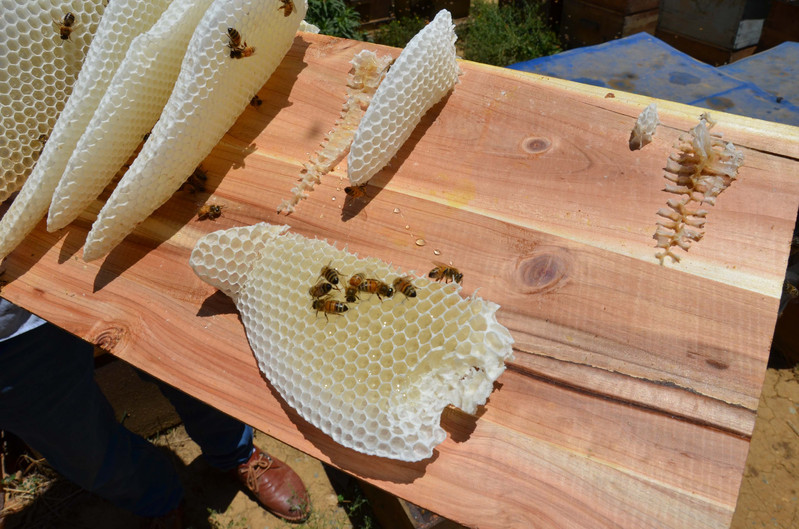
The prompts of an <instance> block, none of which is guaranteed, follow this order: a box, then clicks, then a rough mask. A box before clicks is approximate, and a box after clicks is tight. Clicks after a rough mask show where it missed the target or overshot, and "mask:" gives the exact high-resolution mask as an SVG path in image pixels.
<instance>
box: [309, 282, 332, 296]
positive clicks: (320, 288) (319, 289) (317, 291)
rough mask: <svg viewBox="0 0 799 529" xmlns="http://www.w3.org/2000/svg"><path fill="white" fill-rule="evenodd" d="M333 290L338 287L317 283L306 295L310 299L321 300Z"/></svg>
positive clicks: (326, 283)
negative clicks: (309, 296) (308, 295)
mask: <svg viewBox="0 0 799 529" xmlns="http://www.w3.org/2000/svg"><path fill="white" fill-rule="evenodd" d="M334 288H335V289H336V290H338V287H334V286H333V285H331V284H330V283H328V282H326V281H319V282H318V283H317V284H315V285H314V286H312V287H311V288H309V289H308V293H309V294H310V295H311V297H312V298H321V297H322V296H324V295H326V294H327V293H329V292H330V291H331V290H333V289H334Z"/></svg>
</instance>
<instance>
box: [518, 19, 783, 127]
mask: <svg viewBox="0 0 799 529" xmlns="http://www.w3.org/2000/svg"><path fill="white" fill-rule="evenodd" d="M780 47H782V46H780ZM780 47H778V48H775V49H779V48H780ZM766 53H767V52H766ZM755 57H757V56H755ZM780 57H782V58H783V60H786V61H787V60H790V61H791V67H792V68H793V73H792V74H791V73H788V74H785V75H782V76H781V77H780V79H781V80H782V81H784V82H783V83H782V84H781V85H780V87H779V88H778V90H779V91H781V92H782V94H783V95H782V96H781V97H782V99H781V100H780V101H778V99H777V96H776V95H775V94H773V93H769V91H767V90H769V89H768V88H767V89H764V88H761V87H760V86H759V85H758V84H755V83H754V82H752V80H757V78H758V76H762V75H764V74H762V73H760V72H761V70H757V71H756V72H755V73H753V74H750V75H748V76H747V77H745V78H739V77H738V76H733V75H731V74H730V71H728V70H724V69H718V68H714V67H713V66H710V65H708V64H705V63H703V62H700V61H697V60H696V59H693V58H692V57H690V56H688V55H686V54H685V53H682V52H680V51H678V50H676V49H674V48H672V47H671V46H669V45H668V44H666V43H665V42H663V41H661V40H659V39H657V38H655V37H653V36H652V35H649V34H647V33H638V34H636V35H632V36H630V37H626V38H623V39H618V40H613V41H610V42H606V43H604V44H599V45H597V46H587V47H584V48H577V49H574V50H570V51H566V52H563V53H559V54H557V55H550V56H548V57H540V58H538V59H533V60H530V61H525V62H520V63H516V64H512V65H510V66H509V67H508V68H512V69H514V70H521V71H527V72H534V73H538V74H541V75H547V76H551V77H557V78H560V79H567V80H571V81H577V82H580V83H586V84H591V85H595V86H603V87H606V88H612V89H617V90H623V91H626V92H633V93H636V94H641V95H646V96H651V97H656V98H658V99H666V100H669V101H677V102H679V103H687V104H690V105H696V106H699V107H702V108H707V109H710V110H723V111H725V112H730V113H732V114H739V115H742V116H750V117H754V118H759V119H765V120H769V121H776V122H779V123H786V124H789V125H799V107H797V106H795V105H794V104H792V102H791V94H790V93H789V91H790V90H792V91H793V93H794V95H793V97H794V99H793V100H794V101H799V86H797V82H799V74H797V72H796V64H797V61H799V47H795V46H794V47H786V50H781V55H780ZM753 59H754V57H753V58H752V59H749V61H752V60H753ZM739 62H744V61H739ZM766 62H772V63H773V62H774V60H773V59H772V60H771V61H766ZM735 64H738V63H734V64H733V65H729V67H732V66H734V65H735ZM753 64H757V63H753ZM725 68H727V67H725ZM759 68H761V69H762V68H763V67H762V66H759ZM774 68H777V67H774ZM774 68H773V69H774ZM743 70H744V68H740V69H739V71H743ZM782 71H786V72H789V71H790V70H789V69H788V68H783V69H782ZM771 75H772V76H774V74H773V73H772V74H771ZM789 79H793V83H792V86H790V85H791V83H790V82H789V81H788V80H789Z"/></svg>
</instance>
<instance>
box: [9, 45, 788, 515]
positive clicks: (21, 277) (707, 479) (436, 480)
mask: <svg viewBox="0 0 799 529" xmlns="http://www.w3.org/2000/svg"><path fill="white" fill-rule="evenodd" d="M363 48H372V49H377V50H379V51H382V52H386V53H392V54H394V55H396V54H397V53H398V51H399V50H396V49H390V48H381V47H379V46H374V45H370V44H366V43H359V42H353V41H347V40H340V39H334V38H329V37H324V36H315V35H308V34H301V35H300V36H298V37H297V39H296V40H295V43H294V46H293V48H292V49H291V51H290V52H289V54H288V55H287V57H286V59H285V60H284V61H283V63H282V64H281V66H280V67H279V68H278V70H277V72H276V73H275V74H274V76H273V77H272V79H270V80H269V82H268V83H267V84H266V85H265V86H264V87H263V89H262V90H261V91H260V92H259V96H260V97H261V99H263V104H262V105H261V106H259V107H248V108H247V109H246V110H245V111H244V113H243V114H242V116H241V117H240V119H239V120H238V121H237V122H236V124H235V125H234V126H233V127H232V128H231V130H230V131H229V132H228V133H227V134H226V135H225V137H224V138H223V139H222V141H221V142H220V143H219V144H218V145H217V146H216V147H215V148H214V150H213V152H212V153H211V154H210V155H209V157H208V158H207V159H206V160H205V162H204V163H203V168H204V169H205V170H206V171H207V173H208V175H209V180H208V188H207V190H206V192H204V193H196V194H191V193H189V192H188V191H181V192H178V193H176V194H175V196H174V197H173V198H172V199H171V200H170V201H169V202H167V203H166V204H165V205H164V206H162V207H161V208H160V209H159V210H158V211H156V212H155V214H154V215H153V216H152V217H151V218H149V219H148V220H146V221H145V222H143V223H142V224H141V225H140V226H139V227H138V228H137V229H136V231H135V232H134V233H133V234H132V235H130V236H129V237H128V238H127V239H126V240H125V241H124V242H123V244H121V245H120V246H119V247H118V248H117V249H115V250H114V251H113V252H112V253H111V254H110V255H109V256H108V257H107V258H106V259H105V260H104V261H102V262H101V263H88V264H87V263H84V262H83V261H82V260H81V259H80V255H81V246H82V244H83V241H84V238H85V236H86V233H87V231H88V229H89V227H90V224H91V221H92V220H93V219H94V217H95V216H96V214H97V212H98V211H99V209H100V206H101V205H102V202H101V201H100V200H98V201H96V202H95V203H94V204H93V205H92V208H91V210H90V211H88V212H86V213H85V214H84V215H82V216H81V217H80V218H79V219H78V220H77V221H76V222H75V223H73V224H72V225H71V226H70V227H68V228H67V229H66V230H64V232H63V233H55V234H49V233H47V232H46V231H45V229H44V223H40V225H39V226H38V227H37V229H36V230H35V231H34V232H33V233H32V234H31V235H30V237H28V239H26V241H25V242H24V243H23V244H22V245H20V247H19V248H17V250H16V251H15V252H13V253H12V254H11V256H9V258H8V259H7V260H6V263H5V266H6V273H5V276H4V279H5V280H7V281H9V283H8V284H7V285H6V286H5V287H4V290H3V296H5V297H7V298H8V299H10V300H12V301H14V302H15V303H18V304H20V305H22V306H24V307H26V308H28V309H29V310H32V311H33V312H35V313H37V314H39V315H41V316H42V317H44V318H46V319H48V320H50V321H52V322H54V323H56V324H57V325H59V326H61V327H63V328H65V329H67V330H69V331H71V332H73V333H75V334H77V335H79V336H82V337H84V338H86V339H87V340H89V341H92V342H95V343H99V344H101V345H102V346H103V347H105V348H107V349H108V350H110V351H111V352H112V353H114V354H115V355H118V356H119V357H121V358H124V359H125V360H127V361H129V362H131V363H133V364H135V365H137V366H139V367H141V368H143V369H145V370H146V371H148V372H150V373H152V374H154V375H155V376H158V377H160V378H162V379H163V380H165V381H167V382H169V383H170V384H173V385H175V386H177V387H179V388H181V389H183V390H185V391H187V392H189V393H191V394H193V395H195V396H197V397H199V398H201V399H203V400H205V401H207V402H210V403H211V404H213V405H214V406H216V407H218V408H219V409H221V410H223V411H225V412H228V413H231V414H233V415H235V416H237V417H239V418H241V419H242V420H244V421H246V422H248V423H250V424H252V425H253V426H255V427H257V428H259V429H261V430H263V431H265V432H266V433H268V434H270V435H273V436H275V437H277V438H279V439H281V440H283V441H285V442H288V443H289V444H291V445H293V446H296V447H298V448H300V449H301V450H303V451H305V452H307V453H309V454H311V455H313V456H315V457H318V458H320V459H322V460H323V461H326V462H330V463H332V464H334V465H336V466H338V467H340V468H343V469H344V470H346V471H348V472H351V473H353V474H355V475H357V476H359V477H362V478H364V479H367V480H368V481H370V482H372V483H374V484H375V485H377V486H379V487H381V488H384V489H386V490H388V491H390V492H392V493H394V494H396V495H399V496H401V497H403V498H405V499H407V500H409V501H411V502H414V503H416V504H419V505H421V506H424V507H426V508H429V509H430V510H432V511H434V512H437V513H439V514H442V515H444V516H446V517H448V518H451V519H453V520H455V521H458V522H460V523H464V524H467V525H470V526H475V527H502V528H507V527H536V528H546V529H549V528H566V527H570V528H571V527H591V528H605V527H607V528H610V527H614V528H617V527H625V528H626V527H629V528H636V529H637V528H675V529H677V528H680V529H682V528H685V527H692V528H724V527H728V526H729V522H730V519H731V517H732V512H733V510H734V508H735V502H736V498H737V492H738V486H739V483H740V480H741V476H742V474H743V470H744V463H745V459H746V453H747V449H748V446H749V437H750V436H751V432H752V429H753V425H754V418H755V414H756V409H757V402H758V397H759V394H760V388H761V384H762V380H763V376H764V372H765V365H766V360H767V358H768V351H769V345H770V340H771V336H772V331H773V328H774V322H775V319H776V313H777V305H778V300H779V295H780V291H781V285H782V278H783V274H784V269H785V264H786V260H787V256H788V248H789V242H790V239H791V233H792V230H793V225H794V219H795V216H796V211H797V205H799V180H797V178H796V174H797V167H799V164H797V159H799V133H798V132H797V129H796V128H793V127H787V126H780V125H776V124H773V123H766V122H762V121H757V120H752V119H747V118H742V117H739V116H732V115H727V114H723V113H715V114H714V117H715V118H716V119H717V120H718V122H719V125H718V126H717V128H716V129H715V130H718V131H719V132H722V133H723V134H724V136H725V138H727V139H729V140H730V141H732V142H733V143H735V145H737V146H739V147H740V148H741V149H742V150H743V151H744V153H745V156H746V158H745V162H744V166H743V167H742V168H741V170H740V173H739V178H738V180H736V181H735V182H734V183H733V184H732V186H731V187H730V188H729V189H727V190H726V191H725V192H724V193H723V194H722V195H721V196H720V197H719V198H718V200H717V203H716V205H715V206H713V207H711V208H709V209H710V213H709V214H708V222H707V226H706V234H705V237H704V238H703V239H702V240H701V241H699V242H698V243H696V244H694V246H693V247H692V248H691V250H690V251H689V252H687V253H684V254H683V259H682V261H681V262H680V263H678V264H671V263H668V264H667V265H666V266H660V265H659V264H658V261H657V259H656V258H655V248H654V240H653V239H652V235H653V233H654V231H655V222H656V221H657V219H658V217H657V216H656V212H657V210H658V209H659V208H661V207H664V206H665V203H666V200H667V199H668V198H669V195H668V194H666V193H664V192H663V191H662V189H663V185H664V182H665V179H664V178H663V169H662V168H663V166H664V165H665V161H666V158H667V156H668V155H669V153H670V152H671V151H672V143H673V142H674V141H675V140H676V138H677V137H678V136H679V135H680V134H681V131H685V130H688V129H689V128H691V127H692V126H694V125H695V124H696V122H697V120H698V117H699V114H700V113H701V112H702V111H701V110H700V109H697V108H693V107H688V106H685V105H679V104H676V103H668V102H663V101H660V102H658V104H659V110H660V119H661V121H662V122H663V125H661V126H660V128H659V129H658V132H657V134H656V136H655V141H654V142H653V143H652V144H650V145H649V146H647V147H646V148H644V149H643V150H641V151H635V152H631V151H629V149H628V147H627V140H628V138H629V134H630V130H631V128H632V126H633V123H634V121H635V118H636V117H637V115H638V113H639V112H640V111H641V110H642V109H643V108H644V106H646V105H647V104H648V103H649V102H650V101H651V100H650V99H649V98H643V97H639V96H634V95H631V94H625V93H623V92H618V91H612V93H613V97H606V95H607V94H608V93H609V91H608V90H607V89H600V88H594V87H589V86H585V85H580V84H576V83H570V82H567V81H560V80H555V79H549V78H543V77H539V76H535V75H530V74H523V73H519V72H514V71H510V70H505V69H499V68H493V67H489V66H484V65H480V64H474V63H468V62H463V63H462V69H463V71H464V73H463V75H462V76H461V78H460V83H459V84H458V85H457V86H456V89H455V90H454V92H453V93H451V95H450V96H448V97H447V98H446V99H445V100H444V101H443V102H442V103H440V104H439V105H437V106H436V107H434V108H433V109H432V110H431V111H430V112H429V113H428V115H426V116H425V118H424V119H423V121H422V123H421V124H420V125H419V127H418V128H417V129H416V130H415V131H414V133H413V135H412V136H411V138H410V140H409V141H408V143H407V144H406V145H405V146H404V147H403V148H402V149H401V151H400V152H399V154H398V155H397V157H396V158H395V159H394V160H393V162H392V163H391V164H390V166H389V167H387V168H386V169H385V170H384V171H382V172H381V173H379V174H378V175H377V176H376V177H375V178H374V179H373V180H372V181H371V185H370V188H369V191H370V194H371V195H373V196H372V198H370V199H368V200H351V199H349V198H346V197H345V194H344V192H343V188H344V187H345V186H346V185H347V184H346V164H345V163H342V164H341V165H340V166H339V167H338V168H336V170H335V171H334V172H333V173H331V175H329V176H327V177H326V178H325V179H324V181H323V182H322V184H321V185H320V186H318V188H317V189H316V190H315V191H314V192H313V193H312V194H311V195H310V197H309V198H308V200H306V201H303V202H302V203H301V204H300V205H299V206H298V208H297V212H296V213H294V214H293V215H291V216H288V217H286V216H278V215H277V214H276V213H275V210H276V208H277V206H278V204H279V203H280V202H281V201H282V200H283V199H284V198H286V197H287V196H288V195H289V192H290V189H291V188H292V187H293V185H294V183H295V181H296V179H297V177H298V175H299V169H300V166H301V164H302V163H303V162H304V161H305V160H307V158H308V156H309V155H310V153H312V152H313V151H314V150H315V149H316V148H317V146H318V144H319V143H320V142H321V141H322V140H323V138H324V136H325V134H326V133H327V132H328V131H329V130H330V129H331V127H332V125H333V123H334V122H335V119H336V117H337V115H338V111H339V109H340V107H341V104H342V102H343V98H344V94H345V82H346V75H347V72H348V70H349V62H348V61H349V59H350V58H351V57H352V55H353V54H354V53H355V52H357V51H359V50H360V49H363ZM203 203H216V204H221V205H224V206H225V208H224V210H223V211H224V213H223V216H222V217H221V218H219V219H218V220H216V221H198V220H197V219H196V212H197V210H198V209H199V207H200V206H201V205H202V204H203ZM259 221H267V222H272V223H286V224H289V225H290V226H291V229H292V231H295V232H297V233H300V234H302V235H306V236H309V237H323V238H326V239H328V240H329V241H331V242H334V243H335V244H337V245H338V246H339V247H344V246H345V245H346V246H347V248H348V249H349V250H350V251H353V252H356V253H358V254H360V255H363V256H366V255H369V256H376V257H380V258H381V259H384V260H386V261H391V262H392V263H394V264H395V265H398V266H401V267H402V268H404V269H406V270H416V271H418V272H425V271H427V270H429V269H430V268H431V266H432V265H431V261H432V260H439V261H444V262H448V261H452V262H453V263H454V264H456V265H457V266H458V267H459V268H460V269H461V270H462V271H463V273H464V275H465V280H464V291H465V294H471V293H472V292H475V291H477V290H479V295H480V296H482V297H484V298H486V299H489V300H492V301H494V302H497V303H499V304H500V305H501V309H500V311H499V313H498V317H499V319H500V321H501V323H503V324H504V325H506V326H507V327H508V328H509V329H510V330H511V332H512V334H513V336H514V338H515V340H516V344H515V359H514V360H513V362H511V363H510V364H509V368H508V370H507V371H506V372H505V374H503V375H502V377H500V379H499V381H498V382H497V384H496V390H495V391H494V393H493V394H492V395H491V397H490V399H489V402H488V404H487V406H485V407H484V408H482V409H481V410H480V412H479V413H478V414H477V416H470V415H467V414H465V413H462V412H460V411H458V410H455V409H448V410H447V411H446V412H445V413H444V416H443V418H442V424H443V426H444V427H445V429H446V430H447V431H448V432H449V434H450V435H449V437H448V439H447V440H446V441H445V442H444V443H442V444H441V445H440V446H439V447H438V448H437V449H436V452H435V455H434V456H433V458H431V459H430V460H427V461H423V462H420V463H416V464H410V463H402V462H395V461H389V460H385V459H380V458H374V457H370V456H364V455H362V454H358V453H355V452H353V451H352V450H349V449H346V448H343V447H341V446H339V445H337V444H335V443H333V442H332V441H331V440H330V439H329V438H328V437H327V436H326V435H324V434H322V433H321V432H320V431H318V430H317V429H315V428H314V427H312V426H311V425H309V424H307V423H306V422H305V421H303V420H302V419H301V418H299V417H298V416H297V415H296V413H295V412H294V411H293V410H291V409H290V408H288V407H287V406H286V405H285V403H284V402H283V401H282V399H281V398H280V397H279V396H278V395H277V394H276V393H275V392H274V391H273V390H272V389H271V387H270V385H269V383H268V381H265V380H264V379H263V377H262V376H261V375H260V373H259V372H258V369H257V367H256V363H255V359H254V357H253V355H252V352H251V351H250V349H249V346H248V344H247V340H246V337H245V334H244V329H243V328H242V325H241V322H240V320H239V319H238V315H237V313H236V310H235V307H234V306H233V304H232V302H231V301H230V300H229V299H228V298H226V297H225V296H223V295H221V294H219V293H217V292H215V291H214V289H213V288H211V287H210V286H208V285H206V284H204V283H202V282H201V281H200V280H199V279H198V278H196V277H195V276H194V274H193V273H192V272H191V270H190V268H189V267H188V256H189V253H190V252H191V249H192V247H193V245H194V243H195V242H196V241H197V239H198V238H199V237H200V236H202V235H203V234H205V233H208V232H210V231H213V230H216V229H222V228H228V227H233V226H241V225H248V224H252V223H255V222H259Z"/></svg>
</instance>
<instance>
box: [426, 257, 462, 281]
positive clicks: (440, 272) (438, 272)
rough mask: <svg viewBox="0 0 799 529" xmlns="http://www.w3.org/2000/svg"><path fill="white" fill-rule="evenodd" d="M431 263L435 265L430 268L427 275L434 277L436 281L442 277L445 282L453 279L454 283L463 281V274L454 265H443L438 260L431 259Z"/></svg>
mask: <svg viewBox="0 0 799 529" xmlns="http://www.w3.org/2000/svg"><path fill="white" fill-rule="evenodd" d="M433 264H434V265H436V267H435V268H433V269H432V270H430V273H429V274H427V277H429V278H431V279H435V280H436V281H441V280H442V279H444V280H446V282H447V283H449V282H450V281H455V282H456V283H460V282H461V281H463V274H461V273H460V271H459V270H458V269H457V268H455V267H454V266H451V265H445V264H444V263H441V262H439V261H433Z"/></svg>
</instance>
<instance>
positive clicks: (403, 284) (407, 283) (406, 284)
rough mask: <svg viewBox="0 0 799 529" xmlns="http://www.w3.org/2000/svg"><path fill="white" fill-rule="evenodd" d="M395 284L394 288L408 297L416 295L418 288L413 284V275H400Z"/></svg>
mask: <svg viewBox="0 0 799 529" xmlns="http://www.w3.org/2000/svg"><path fill="white" fill-rule="evenodd" d="M393 286H394V290H396V291H397V292H402V293H403V294H405V296H406V297H409V298H415V297H416V289H415V288H414V286H413V285H412V284H411V276H404V277H398V278H397V279H395V280H394V283H393Z"/></svg>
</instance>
